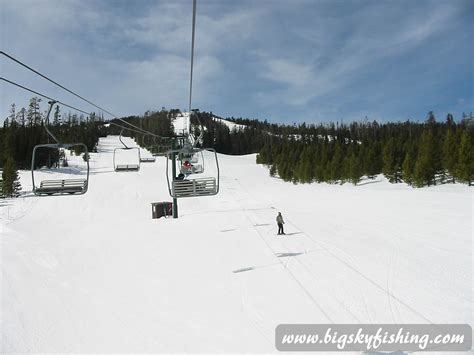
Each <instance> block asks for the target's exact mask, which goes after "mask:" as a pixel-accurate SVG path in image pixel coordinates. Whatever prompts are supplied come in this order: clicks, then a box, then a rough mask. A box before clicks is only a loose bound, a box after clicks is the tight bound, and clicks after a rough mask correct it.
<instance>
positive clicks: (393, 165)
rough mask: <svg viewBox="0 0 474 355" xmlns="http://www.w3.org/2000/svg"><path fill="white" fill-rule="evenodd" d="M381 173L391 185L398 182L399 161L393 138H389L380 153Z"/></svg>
mask: <svg viewBox="0 0 474 355" xmlns="http://www.w3.org/2000/svg"><path fill="white" fill-rule="evenodd" d="M382 160H383V169H382V171H383V173H384V175H385V176H386V177H387V178H388V180H389V181H390V182H392V183H398V182H400V168H401V166H400V165H401V164H400V159H399V156H398V151H397V147H396V142H395V138H393V137H392V138H390V139H389V140H388V142H387V143H385V145H384V148H383V153H382Z"/></svg>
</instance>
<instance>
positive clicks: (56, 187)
mask: <svg viewBox="0 0 474 355" xmlns="http://www.w3.org/2000/svg"><path fill="white" fill-rule="evenodd" d="M86 191H87V180H86V179H63V180H43V181H41V183H40V186H39V187H37V188H36V189H35V191H34V192H35V194H39V195H53V194H77V193H85V192H86Z"/></svg>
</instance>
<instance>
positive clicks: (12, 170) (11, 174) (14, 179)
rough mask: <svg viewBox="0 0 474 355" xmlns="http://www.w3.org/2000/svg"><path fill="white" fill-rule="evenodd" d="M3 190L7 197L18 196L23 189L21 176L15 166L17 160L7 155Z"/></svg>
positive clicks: (3, 174)
mask: <svg viewBox="0 0 474 355" xmlns="http://www.w3.org/2000/svg"><path fill="white" fill-rule="evenodd" d="M2 180H3V185H2V190H3V195H4V196H5V197H18V196H19V195H20V191H21V184H20V177H19V175H18V171H17V170H16V167H15V161H14V160H13V159H12V158H11V157H7V159H6V161H5V165H4V167H3V172H2Z"/></svg>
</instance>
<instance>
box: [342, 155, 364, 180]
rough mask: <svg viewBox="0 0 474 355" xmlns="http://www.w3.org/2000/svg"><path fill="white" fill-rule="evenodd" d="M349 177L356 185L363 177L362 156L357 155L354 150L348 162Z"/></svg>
mask: <svg viewBox="0 0 474 355" xmlns="http://www.w3.org/2000/svg"><path fill="white" fill-rule="evenodd" d="M347 169H348V171H347V174H346V176H347V178H348V180H349V181H350V182H352V183H353V184H354V185H357V184H358V183H359V181H360V178H361V177H362V167H361V164H360V158H359V157H358V156H357V154H356V152H355V151H354V150H353V151H352V152H351V155H350V156H349V159H348V163H347Z"/></svg>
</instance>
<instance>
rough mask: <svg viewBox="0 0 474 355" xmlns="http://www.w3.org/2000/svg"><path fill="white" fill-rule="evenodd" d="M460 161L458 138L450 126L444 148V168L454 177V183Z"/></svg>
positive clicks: (445, 137)
mask: <svg viewBox="0 0 474 355" xmlns="http://www.w3.org/2000/svg"><path fill="white" fill-rule="evenodd" d="M457 162H458V140H457V139H456V134H455V133H454V131H453V130H452V129H450V128H448V129H447V130H446V134H445V136H444V141H443V149H442V166H443V170H444V171H445V172H447V173H448V174H449V175H451V177H452V180H451V181H452V183H453V184H454V182H455V177H454V176H455V175H456V172H455V169H456V165H457Z"/></svg>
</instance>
